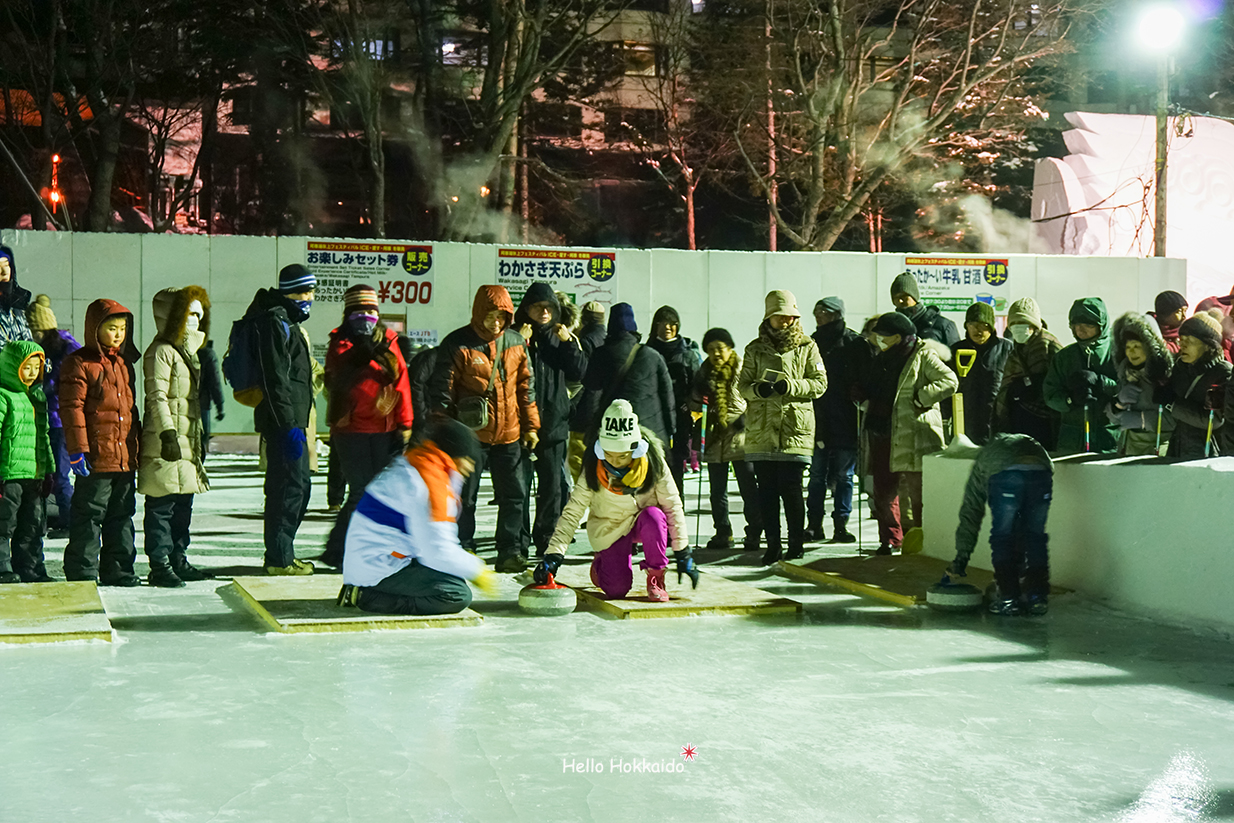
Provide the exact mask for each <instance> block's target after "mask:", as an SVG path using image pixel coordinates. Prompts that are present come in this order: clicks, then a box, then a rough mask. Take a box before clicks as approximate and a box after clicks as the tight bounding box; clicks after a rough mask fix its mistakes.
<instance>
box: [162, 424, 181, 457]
mask: <svg viewBox="0 0 1234 823" xmlns="http://www.w3.org/2000/svg"><path fill="white" fill-rule="evenodd" d="M159 440H161V441H162V442H163V449H162V451H161V452H160V454H159V456H160V457H162V458H163V459H164V460H180V459H182V458H183V456H184V455H182V454H181V453H180V436H179V435H178V434H176V432H175V431H174V430H172V429H167V430H166V431H161V432H159Z"/></svg>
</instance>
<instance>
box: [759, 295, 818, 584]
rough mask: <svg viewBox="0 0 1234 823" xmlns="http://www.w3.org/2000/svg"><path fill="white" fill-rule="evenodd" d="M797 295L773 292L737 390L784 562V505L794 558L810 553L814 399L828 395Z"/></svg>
mask: <svg viewBox="0 0 1234 823" xmlns="http://www.w3.org/2000/svg"><path fill="white" fill-rule="evenodd" d="M800 320H801V311H800V310H799V309H798V308H797V298H796V297H794V296H793V293H792V292H788V291H782V290H776V291H772V292H769V293H768V295H767V297H766V299H765V301H764V312H763V323H762V325H761V326H759V329H758V339H757V340H755V341H753V342H752V343H750V344H749V345H748V346H746V354H745V359H744V362H743V363H742V364H741V374H740V377H739V378H738V379H737V390H738V391H739V392H740V393H741V396H742V397H744V398H745V399H746V400H747V401H748V402H749V406H748V407H747V410H746V443H745V451H746V460H747V461H748V462H750V463H753V464H754V474H755V477H756V478H757V479H758V495H759V504H760V505H759V508H760V509H761V514H762V519H763V533H764V534H765V535H766V536H767V551H766V552H765V553H764V554H763V563H764V564H765V565H770V564H772V563H775V562H776V561H777V560H779V559H780V502H781V501H783V502H784V517H785V519H786V520H787V521H788V555H787V559H789V560H795V559H797V558H800V557H804V556H805V525H806V506H805V497H804V496H803V494H802V485H801V479H802V476H803V475H804V474H805V470H806V468H807V467H808V466H809V465H810V459H811V457H812V456H813V455H814V403H813V401H814V399H815V398H816V397H822V396H823V392H825V391H827V373H826V371H825V370H824V369H823V358H822V355H820V354H819V353H818V346H816V345H815V344H814V341H813V340H811V339H810V338H809V336H808V335H806V333H805V331H803V330H802V328H801V322H800Z"/></svg>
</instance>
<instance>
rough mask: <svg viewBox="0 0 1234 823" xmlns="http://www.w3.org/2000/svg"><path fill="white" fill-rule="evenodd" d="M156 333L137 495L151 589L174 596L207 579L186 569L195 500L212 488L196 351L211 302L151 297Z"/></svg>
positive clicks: (176, 295) (169, 293) (193, 292)
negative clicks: (142, 503) (173, 591)
mask: <svg viewBox="0 0 1234 823" xmlns="http://www.w3.org/2000/svg"><path fill="white" fill-rule="evenodd" d="M154 323H155V325H156V326H157V328H158V334H157V335H156V336H155V338H154V340H153V342H151V343H150V347H149V348H147V349H146V353H145V356H144V357H143V358H142V362H143V364H144V366H143V368H144V372H145V378H146V380H145V383H146V404H145V412H146V416H145V426H144V428H143V430H142V439H141V456H140V458H139V461H138V469H137V490H138V491H139V492H141V493H142V494H144V495H145V496H146V519H145V523H144V529H145V536H146V556H147V557H148V558H149V559H150V575H149V577H148V578H147V580H148V582H149V583H150V585H152V586H162V587H164V588H177V587H180V586H183V585H184V581H186V580H204V579H205V578H206V575H205V574H203V573H202V572H201V571H199V570H197V569H196V568H194V567H193V565H192V564H191V563H189V561H188V547H189V525H190V523H191V522H192V519H193V495H195V494H198V493H200V492H204V491H206V490H207V489H209V488H210V483H209V481H208V480H207V479H206V470H205V467H204V466H203V465H202V451H201V448H202V447H201V403H200V402H199V401H198V393H199V391H200V386H201V367H200V365H199V363H198V360H197V350H198V349H200V348H201V347H202V345H203V344H204V343H205V341H206V337H207V335H208V334H209V331H210V299H209V297H208V296H207V295H206V290H205V289H203V288H201V287H200V286H186V287H184V288H182V289H163V290H162V291H160V292H159V293H158V294H156V295H155V296H154Z"/></svg>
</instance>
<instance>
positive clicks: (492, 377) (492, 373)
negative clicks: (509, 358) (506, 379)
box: [484, 331, 506, 394]
mask: <svg viewBox="0 0 1234 823" xmlns="http://www.w3.org/2000/svg"><path fill="white" fill-rule="evenodd" d="M505 351H506V333H505V331H502V333H501V336H500V337H498V338H497V356H496V357H494V358H493V367H492V368H491V369H489V372H488V388H486V389H485V390H484V393H485V394H488V393H489V392H491V391H492V390H493V383H494V381H496V379H497V370H498V369H501V368H502V363H503V361H504V358H503V357H502V355H503V354H505ZM502 372H503V375H504V372H505V369H502Z"/></svg>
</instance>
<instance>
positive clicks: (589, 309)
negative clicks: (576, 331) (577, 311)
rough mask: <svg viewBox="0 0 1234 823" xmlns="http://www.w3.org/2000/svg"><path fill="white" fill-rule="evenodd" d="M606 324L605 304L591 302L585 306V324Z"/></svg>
mask: <svg viewBox="0 0 1234 823" xmlns="http://www.w3.org/2000/svg"><path fill="white" fill-rule="evenodd" d="M603 322H604V304H603V303H598V302H596V301H595V300H589V301H587V302H586V303H584V304H583V324H584V325H590V324H592V323H603Z"/></svg>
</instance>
